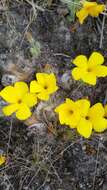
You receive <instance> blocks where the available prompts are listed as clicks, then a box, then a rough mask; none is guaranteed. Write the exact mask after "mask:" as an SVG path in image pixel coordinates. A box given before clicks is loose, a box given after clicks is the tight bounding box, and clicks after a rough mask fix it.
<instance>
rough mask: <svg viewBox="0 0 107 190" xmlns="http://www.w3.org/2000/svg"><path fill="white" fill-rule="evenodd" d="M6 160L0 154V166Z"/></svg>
mask: <svg viewBox="0 0 107 190" xmlns="http://www.w3.org/2000/svg"><path fill="white" fill-rule="evenodd" d="M5 162H6V157H5V156H2V155H0V166H1V165H2V164H4V163H5Z"/></svg>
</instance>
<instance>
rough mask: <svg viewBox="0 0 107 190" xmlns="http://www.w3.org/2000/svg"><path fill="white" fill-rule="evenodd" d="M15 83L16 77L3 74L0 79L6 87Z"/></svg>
mask: <svg viewBox="0 0 107 190" xmlns="http://www.w3.org/2000/svg"><path fill="white" fill-rule="evenodd" d="M16 81H17V77H16V76H15V75H11V74H4V75H3V76H2V79H1V83H2V85H3V86H8V85H11V84H13V83H15V82H16Z"/></svg>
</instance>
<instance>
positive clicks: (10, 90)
mask: <svg viewBox="0 0 107 190" xmlns="http://www.w3.org/2000/svg"><path fill="white" fill-rule="evenodd" d="M36 78H37V81H31V83H30V89H29V88H28V85H27V84H26V83H25V82H16V83H15V84H14V86H6V87H5V88H4V89H3V90H1V92H0V96H1V97H2V98H3V99H4V100H5V101H6V102H7V105H6V106H4V107H3V110H2V111H3V113H4V115H6V116H10V115H12V114H13V113H14V112H15V113H16V117H17V118H18V119H19V120H26V119H28V118H29V117H30V116H31V114H32V112H31V109H30V108H32V107H33V106H34V105H36V104H37V98H39V99H41V100H48V99H49V96H50V95H51V94H52V93H53V92H55V91H56V90H57V89H58V87H57V85H56V78H55V75H54V74H53V73H52V74H46V73H37V74H36Z"/></svg>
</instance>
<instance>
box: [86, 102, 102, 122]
mask: <svg viewBox="0 0 107 190" xmlns="http://www.w3.org/2000/svg"><path fill="white" fill-rule="evenodd" d="M104 114H105V111H104V108H103V106H102V104H101V103H96V104H95V105H93V106H92V107H91V108H90V109H89V113H88V115H89V117H91V118H92V119H95V118H101V117H104Z"/></svg>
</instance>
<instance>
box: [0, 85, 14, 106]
mask: <svg viewBox="0 0 107 190" xmlns="http://www.w3.org/2000/svg"><path fill="white" fill-rule="evenodd" d="M0 96H1V97H2V98H3V99H4V100H5V101H6V102H8V103H15V102H17V95H16V92H15V90H14V87H13V86H6V87H5V88H4V89H3V90H2V91H1V92H0Z"/></svg>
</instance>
